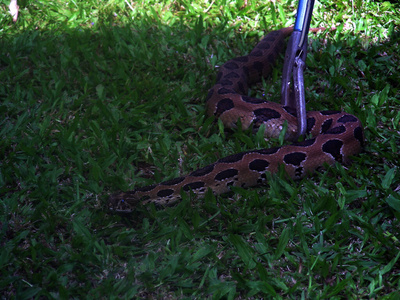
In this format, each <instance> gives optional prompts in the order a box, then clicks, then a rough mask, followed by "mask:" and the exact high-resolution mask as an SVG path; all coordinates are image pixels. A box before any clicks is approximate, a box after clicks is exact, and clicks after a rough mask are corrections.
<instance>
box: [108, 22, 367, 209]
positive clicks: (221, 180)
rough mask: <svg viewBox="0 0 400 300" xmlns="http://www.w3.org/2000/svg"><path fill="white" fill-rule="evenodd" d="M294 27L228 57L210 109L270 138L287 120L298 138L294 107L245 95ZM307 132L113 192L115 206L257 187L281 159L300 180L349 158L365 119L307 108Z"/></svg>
mask: <svg viewBox="0 0 400 300" xmlns="http://www.w3.org/2000/svg"><path fill="white" fill-rule="evenodd" d="M292 31H293V28H284V29H281V30H278V31H273V32H270V33H269V34H268V35H267V36H266V37H265V38H264V39H263V40H261V42H259V43H258V44H257V46H256V47H255V48H254V49H253V50H252V51H251V52H250V53H249V54H248V55H246V56H241V57H237V58H234V59H232V60H230V61H228V62H226V63H225V64H224V65H223V66H222V67H221V68H220V70H219V73H218V76H217V82H216V84H215V85H214V86H213V87H212V88H211V89H210V91H209V93H208V96H207V114H208V115H210V116H215V117H216V118H220V119H221V120H222V122H223V123H224V125H225V127H228V128H234V127H236V124H237V121H238V120H239V119H240V122H241V124H242V127H243V129H247V128H249V127H250V126H253V128H256V129H257V128H259V126H260V125H261V124H265V127H266V131H265V136H266V137H278V136H279V133H280V132H281V131H282V128H283V125H284V123H285V122H287V131H286V136H285V137H286V139H287V140H289V141H290V140H294V139H295V137H296V130H297V120H296V114H295V112H293V110H292V109H289V108H288V107H283V106H282V105H280V104H277V103H271V102H267V101H265V100H262V99H257V98H251V97H248V96H245V95H247V91H248V87H249V86H250V85H251V84H253V83H255V82H257V81H259V80H260V79H261V78H262V77H263V76H266V75H268V74H269V73H270V72H271V70H272V65H273V63H274V61H275V59H276V58H277V56H278V55H279V53H280V52H281V51H282V50H283V47H284V39H285V37H287V36H289V35H290V34H291V32H292ZM307 132H308V133H309V134H311V135H312V138H311V139H308V140H305V141H303V142H299V143H294V144H291V145H287V146H282V147H276V148H271V149H261V150H253V151H248V152H242V153H238V154H234V155H231V156H228V157H224V158H221V159H220V160H218V161H217V162H215V163H213V164H211V165H208V166H206V167H204V168H201V169H199V170H196V171H194V172H192V173H190V174H189V175H187V176H183V177H179V178H175V179H172V180H169V181H165V182H161V183H159V184H156V185H151V186H146V187H141V188H137V189H136V190H133V191H127V192H120V193H118V194H114V195H112V196H111V198H110V205H111V207H112V208H113V209H114V210H115V211H130V210H132V209H134V208H135V206H137V205H139V204H146V203H149V202H153V203H154V204H158V205H161V206H164V205H170V204H172V203H174V202H176V201H178V200H179V199H180V198H181V191H182V190H183V191H190V190H191V191H193V193H195V194H198V195H202V194H204V193H205V192H206V191H207V189H208V188H210V189H211V190H212V191H213V193H214V194H216V195H218V194H222V193H225V192H228V191H229V190H230V186H239V187H251V186H256V185H260V184H263V183H265V181H266V174H265V172H266V171H268V172H270V173H276V172H277V171H278V168H279V165H281V164H282V165H283V166H284V168H285V170H286V172H287V174H288V175H289V176H290V177H291V178H293V179H299V178H301V177H303V176H304V175H306V174H307V173H312V172H314V171H315V170H316V169H317V168H320V167H321V166H322V165H324V164H333V163H335V161H337V162H341V163H346V162H347V161H348V160H349V157H350V156H353V155H356V154H358V153H359V152H360V151H361V149H362V146H363V141H364V139H363V127H362V124H361V122H360V121H359V120H358V119H357V118H356V117H355V116H353V115H350V114H347V113H345V112H337V111H313V112H308V113H307Z"/></svg>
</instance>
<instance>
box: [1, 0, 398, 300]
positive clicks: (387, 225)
mask: <svg viewBox="0 0 400 300" xmlns="http://www.w3.org/2000/svg"><path fill="white" fill-rule="evenodd" d="M18 4H19V6H20V14H19V19H18V22H17V23H16V24H13V23H12V20H11V17H10V15H8V13H7V6H8V1H5V0H3V1H2V2H0V7H1V10H0V17H1V18H0V23H1V26H0V28H1V29H0V98H1V101H0V114H1V117H0V132H1V140H0V158H1V161H0V198H1V202H0V225H1V226H0V273H1V274H0V294H1V297H2V299H30V298H61V299H65V298H94V297H97V298H199V299H202V298H215V299H220V298H227V299H233V298H238V299H243V298H272V297H274V298H293V299H298V298H300V297H301V298H336V299H339V298H351V299H360V298H381V299H397V298H398V297H399V296H400V294H399V292H398V291H399V289H400V261H399V257H400V254H399V253H400V251H399V250H400V235H399V230H400V224H399V218H400V171H399V165H400V159H399V151H400V142H399V141H400V139H399V131H400V90H399V82H400V67H399V65H400V57H399V54H398V48H399V28H400V15H399V9H400V6H399V5H398V4H396V2H395V1H393V2H388V1H384V2H383V1H349V2H347V1H346V2H344V1H328V0H326V1H320V2H317V3H316V7H315V9H314V15H313V21H312V27H318V26H325V27H327V28H331V27H336V28H337V29H336V30H335V31H332V32H330V33H328V35H327V36H325V35H324V34H319V35H316V36H313V37H312V42H310V47H309V50H310V51H309V52H310V53H309V55H308V60H307V66H308V69H307V72H306V86H307V100H308V104H307V105H308V109H309V110H320V109H343V110H346V111H347V112H349V113H352V114H354V115H356V116H358V117H359V118H360V119H361V120H362V122H363V124H364V126H365V128H366V130H365V136H366V140H367V144H366V148H365V152H364V153H362V154H360V155H359V156H357V157H355V158H354V160H353V164H352V165H351V166H348V167H343V166H340V165H337V166H335V167H333V168H329V169H328V170H327V171H326V172H324V173H319V174H315V175H314V176H312V177H308V178H306V179H304V180H302V181H298V182H288V181H287V180H285V176H284V174H279V175H277V176H270V178H269V186H268V187H261V188H256V189H250V190H242V189H235V190H234V193H233V195H229V196H223V197H218V198H215V197H213V196H212V195H207V196H206V197H205V199H194V198H193V197H190V196H187V197H185V198H184V200H183V201H182V202H181V203H180V204H178V205H177V206H175V207H171V208H167V209H165V210H156V209H155V208H154V207H153V206H150V207H148V208H140V209H139V210H138V211H137V212H135V213H134V214H133V215H130V216H120V215H113V214H110V213H109V212H108V211H107V196H108V194H109V193H110V192H112V191H117V190H121V189H122V190H127V189H132V188H134V187H137V186H143V185H147V184H151V183H155V182H158V181H161V180H164V179H170V178H173V177H176V176H178V175H181V174H185V173H187V172H189V171H190V170H194V169H196V168H198V167H201V166H204V165H206V164H208V163H211V162H213V161H215V160H216V159H218V158H221V157H223V156H226V155H229V154H232V153H235V152H239V151H243V150H246V149H247V150H248V149H252V148H258V147H270V146H271V145H272V144H270V143H266V142H265V141H264V140H263V139H262V138H260V137H254V136H252V135H249V133H248V132H240V131H237V132H225V131H224V130H223V129H221V128H220V129H218V128H217V127H215V126H214V125H213V124H212V122H211V120H210V119H207V118H206V117H205V116H204V113H205V109H204V99H205V96H206V94H207V90H208V89H209V88H210V87H211V86H212V85H213V83H214V80H215V76H216V68H215V67H216V66H219V65H221V64H223V63H224V62H225V61H227V60H228V59H230V58H232V57H235V56H239V55H243V54H245V53H248V52H249V51H250V50H251V49H252V47H254V45H255V43H256V42H257V41H258V40H259V39H260V38H261V37H262V36H263V35H264V33H265V32H267V31H269V30H271V29H276V28H280V27H284V26H288V25H291V24H293V22H294V11H295V8H296V2H295V1H290V0H289V1H285V2H284V3H283V2H262V1H259V2H257V1H248V3H247V6H246V5H245V2H244V1H240V0H238V1H225V0H215V1H212V2H211V1H200V0H196V1H186V0H180V1H168V0H166V1H160V0H151V1H137V2H134V1H129V4H130V5H128V4H127V2H126V1H122V0H121V1H92V0H89V1H71V2H65V1H41V0H39V1H32V0H25V1H19V2H18ZM281 67H282V61H281V62H280V63H279V64H278V68H277V69H276V70H275V71H274V74H273V75H272V78H271V79H268V80H266V81H265V83H264V84H263V85H262V86H260V87H259V88H258V89H255V90H254V91H253V93H254V94H256V95H259V96H262V94H263V93H265V94H266V95H268V97H269V98H271V99H279V91H280V81H279V76H280V74H281V71H280V70H281ZM232 199H233V200H235V201H232Z"/></svg>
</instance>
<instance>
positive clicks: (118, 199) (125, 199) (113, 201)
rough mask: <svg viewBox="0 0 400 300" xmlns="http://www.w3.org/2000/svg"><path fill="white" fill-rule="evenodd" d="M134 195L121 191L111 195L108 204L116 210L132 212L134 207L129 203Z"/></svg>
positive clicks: (111, 208)
mask: <svg viewBox="0 0 400 300" xmlns="http://www.w3.org/2000/svg"><path fill="white" fill-rule="evenodd" d="M131 197H132V195H130V192H126V193H125V192H119V193H115V194H112V195H111V196H110V199H109V202H108V204H109V205H108V206H109V209H110V210H112V211H114V212H132V211H133V207H132V206H131V205H130V204H129V203H130V201H129V199H131Z"/></svg>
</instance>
